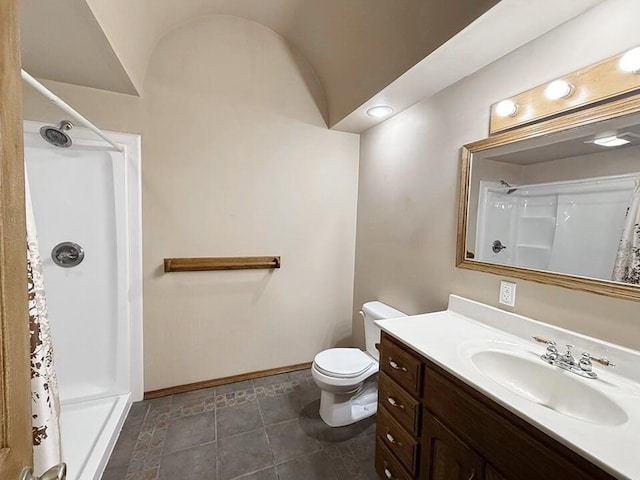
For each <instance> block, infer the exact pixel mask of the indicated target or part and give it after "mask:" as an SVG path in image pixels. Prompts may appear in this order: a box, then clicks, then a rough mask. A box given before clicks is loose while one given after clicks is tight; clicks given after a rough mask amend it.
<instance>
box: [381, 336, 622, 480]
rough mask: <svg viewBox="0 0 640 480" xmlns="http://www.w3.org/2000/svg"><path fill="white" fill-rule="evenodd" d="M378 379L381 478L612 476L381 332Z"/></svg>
mask: <svg viewBox="0 0 640 480" xmlns="http://www.w3.org/2000/svg"><path fill="white" fill-rule="evenodd" d="M379 375H380V377H379V394H378V419H377V427H376V471H377V472H378V475H379V476H380V478H382V479H390V480H394V479H395V480H410V479H421V480H534V479H535V480H540V479H549V480H586V479H607V480H612V479H614V478H615V477H613V476H611V475H610V474H608V473H606V472H604V471H603V470H602V469H600V468H599V467H597V466H596V465H594V464H592V463H591V462H589V461H588V460H586V459H585V458H584V457H581V456H580V455H578V454H576V453H575V452H573V451H572V450H570V449H569V448H567V447H565V446H564V445H562V444H561V443H560V442H558V441H557V440H555V439H553V438H551V437H550V436H549V435H547V434H546V433H544V432H542V431H541V430H539V429H537V428H536V427H533V426H532V425H530V424H529V423H527V422H526V421H524V420H522V419H521V418H520V417H518V416H516V415H515V414H513V413H511V412H510V411H508V410H507V409H505V408H504V407H502V406H501V405H499V404H497V403H496V402H494V401H493V400H491V399H489V398H488V397H486V396H485V395H483V394H482V393H480V392H478V391H477V390H475V389H474V388H472V387H470V386H469V385H467V384H465V383H464V382H462V381H460V380H458V379H457V378H456V377H454V376H453V375H451V374H450V373H448V372H446V371H445V370H443V369H442V368H440V367H438V366H437V365H435V364H434V363H433V362H431V361H429V360H427V359H426V358H424V357H422V356H421V355H420V354H418V353H417V352H415V351H413V350H412V349H411V348H409V347H408V346H406V345H404V344H402V343H401V342H399V341H398V340H396V339H394V338H393V337H391V336H390V335H388V334H386V333H384V332H383V334H382V341H381V344H380V374H379ZM603 441H606V439H603Z"/></svg>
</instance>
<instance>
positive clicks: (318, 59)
mask: <svg viewBox="0 0 640 480" xmlns="http://www.w3.org/2000/svg"><path fill="white" fill-rule="evenodd" d="M498 1H499V0H447V1H446V2H443V1H442V0H400V1H399V0H347V1H345V0H268V1H267V0H180V1H159V0H47V1H46V2H45V1H42V0H22V3H23V22H22V37H23V49H22V54H23V59H24V65H25V67H26V69H28V70H31V73H32V74H35V75H36V76H39V77H42V78H47V79H51V80H58V81H64V82H68V83H77V84H82V85H87V86H95V87H97V88H107V89H109V90H114V91H119V92H127V93H132V92H131V90H132V89H131V84H133V85H134V86H135V88H136V89H137V90H138V91H139V92H141V93H142V94H143V90H144V88H143V83H144V76H145V73H146V68H147V64H148V61H149V58H150V56H151V54H152V52H153V50H154V48H155V45H156V44H157V43H158V41H159V40H160V39H161V38H162V37H163V36H164V35H166V34H167V33H169V32H170V31H171V30H173V29H175V28H178V27H180V26H182V25H184V24H186V23H188V22H189V21H192V20H194V19H197V18H198V17H201V16H203V15H234V16H238V17H242V18H245V19H248V20H252V21H255V22H258V23H260V24H262V25H265V26H266V27H268V28H270V29H272V30H273V31H275V32H277V33H278V34H280V35H282V36H283V37H284V38H285V39H286V40H287V41H288V43H289V45H290V46H291V47H292V48H294V49H296V50H298V51H299V52H300V53H301V54H302V55H303V56H304V57H305V58H306V60H307V61H308V62H309V63H310V64H311V66H312V67H313V69H314V70H315V72H316V74H317V76H318V78H319V80H320V83H321V84H322V86H323V88H324V91H325V96H326V100H327V104H328V118H327V121H328V124H329V125H332V124H334V123H336V122H337V121H339V120H340V119H342V118H343V117H344V116H346V115H348V114H349V113H350V112H351V111H352V110H353V109H355V108H356V107H358V106H359V105H360V104H362V103H363V102H364V101H366V100H367V99H368V98H370V97H371V96H373V95H375V94H376V93H377V92H378V91H380V90H381V89H382V88H384V87H385V86H387V85H389V84H390V83H391V82H393V81H394V80H395V79H396V78H397V77H398V76H400V75H401V74H403V73H404V72H406V71H407V70H408V69H410V68H411V67H412V66H413V65H415V64H416V63H418V62H419V61H420V60H422V59H423V58H424V57H426V56H427V55H428V54H429V53H431V52H432V51H433V50H435V49H437V48H438V47H439V46H440V45H442V44H443V43H444V42H446V41H447V40H448V39H449V38H451V37H453V36H454V35H455V34H456V33H458V32H459V31H460V30H462V29H463V28H464V27H466V26H467V25H468V24H469V23H471V22H472V21H473V20H475V19H476V18H477V17H478V16H480V15H481V14H482V13H484V12H485V11H486V10H487V9H489V8H491V7H492V6H493V5H495V4H496V3H498ZM82 4H85V6H88V7H89V9H90V12H92V13H93V16H94V19H91V18H87V16H86V15H84V13H85V11H86V8H85V7H83V6H82ZM80 10H82V11H83V15H78V13H77V12H78V11H80ZM89 17H90V16H89ZM96 21H97V23H96ZM98 24H99V25H98ZM100 37H102V38H101V42H100V44H98V42H96V39H99V38H100ZM52 44H53V45H56V48H54V49H49V48H47V49H43V48H42V46H43V45H52ZM64 49H68V50H66V51H65V50H64ZM110 49H112V50H113V51H114V52H115V54H116V55H117V57H118V59H119V63H120V65H116V64H114V62H113V61H111V59H110V58H109V57H110V56H111V57H112V54H110V52H109V50H110ZM103 58H107V60H108V61H106V62H105V63H107V64H108V65H100V61H101V59H103ZM122 68H124V69H125V70H126V72H127V73H128V75H129V78H130V81H129V82H126V81H124V79H122V78H121V75H119V73H120V70H121V69H122ZM105 69H109V70H110V72H109V74H108V75H106V74H105Z"/></svg>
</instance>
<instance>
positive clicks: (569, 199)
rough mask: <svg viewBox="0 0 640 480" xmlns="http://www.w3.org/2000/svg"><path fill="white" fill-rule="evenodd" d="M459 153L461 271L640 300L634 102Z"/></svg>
mask: <svg viewBox="0 0 640 480" xmlns="http://www.w3.org/2000/svg"><path fill="white" fill-rule="evenodd" d="M462 150H463V155H462V175H461V188H460V195H461V196H460V217H459V223H458V259H457V264H458V266H459V267H461V268H469V269H474V270H481V271H485V272H491V273H496V274H501V275H507V276H512V277H517V278H524V279H527V280H533V281H538V282H543V283H551V284H555V285H562V286H566V287H570V288H577V289H581V290H587V291H592V292H596V293H601V294H606V295H612V296H618V297H622V298H630V299H640V227H638V223H639V222H640V95H636V96H633V97H628V98H623V99H621V100H617V101H614V102H610V103H607V104H604V105H598V106H595V107H592V108H589V109H585V110H582V111H578V112H574V113H570V114H567V115H563V116H560V117H557V118H553V119H551V120H547V121H544V122H540V123H537V124H534V125H528V126H526V127H522V128H519V129H518V130H517V131H515V130H514V131H510V132H506V133H502V134H498V135H494V136H492V137H489V138H487V139H485V140H481V141H479V142H475V143H473V144H469V145H465V146H464V147H463V149H462ZM627 211H629V214H628V215H627ZM623 239H624V240H623ZM621 240H623V241H622V243H621ZM621 245H622V247H621Z"/></svg>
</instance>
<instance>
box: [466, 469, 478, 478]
mask: <svg viewBox="0 0 640 480" xmlns="http://www.w3.org/2000/svg"><path fill="white" fill-rule="evenodd" d="M475 478H476V471H475V470H471V475H469V478H467V480H474V479H475Z"/></svg>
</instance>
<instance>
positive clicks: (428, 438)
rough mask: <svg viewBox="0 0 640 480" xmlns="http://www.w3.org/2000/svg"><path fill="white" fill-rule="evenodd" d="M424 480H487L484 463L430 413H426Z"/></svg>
mask: <svg viewBox="0 0 640 480" xmlns="http://www.w3.org/2000/svg"><path fill="white" fill-rule="evenodd" d="M422 413H423V418H424V420H423V421H424V423H423V430H422V431H423V434H422V443H423V446H422V466H423V468H422V475H421V477H420V478H421V479H422V480H484V461H483V460H482V458H481V457H480V456H479V455H478V454H477V453H475V452H474V451H473V450H471V449H470V448H469V447H467V446H466V445H465V444H464V443H463V442H462V440H460V439H459V438H458V437H456V436H455V435H454V434H453V433H451V432H450V431H449V430H448V429H447V428H446V427H445V426H444V425H442V423H440V422H439V421H438V420H437V419H436V418H435V417H434V416H433V415H431V413H430V412H429V411H428V410H426V409H425V410H424V411H423V412H422Z"/></svg>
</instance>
